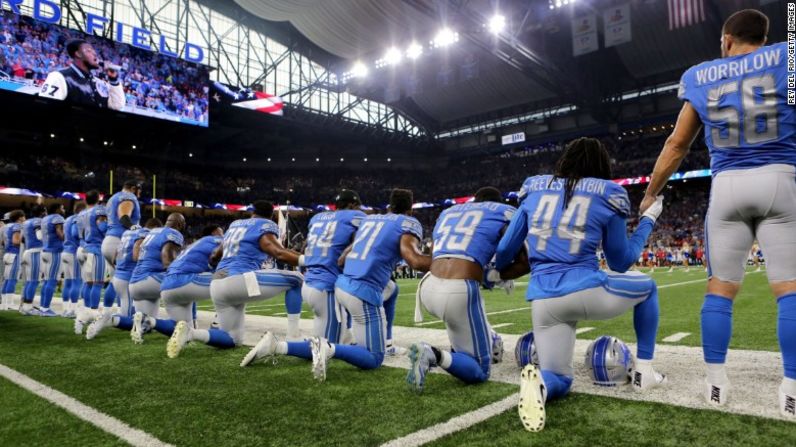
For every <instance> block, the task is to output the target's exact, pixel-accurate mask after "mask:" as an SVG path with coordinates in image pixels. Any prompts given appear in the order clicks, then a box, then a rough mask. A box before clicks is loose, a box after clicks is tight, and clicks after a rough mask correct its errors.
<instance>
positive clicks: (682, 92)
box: [677, 67, 694, 102]
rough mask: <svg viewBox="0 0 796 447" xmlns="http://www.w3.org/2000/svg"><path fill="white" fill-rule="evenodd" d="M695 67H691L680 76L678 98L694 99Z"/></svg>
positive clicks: (684, 99) (683, 99)
mask: <svg viewBox="0 0 796 447" xmlns="http://www.w3.org/2000/svg"><path fill="white" fill-rule="evenodd" d="M693 72H694V68H693V67H691V68H689V69H688V70H686V71H685V73H683V75H682V76H681V77H680V85H679V86H678V87H677V98H678V99H680V100H681V101H688V102H692V100H693V81H692V80H691V78H692V77H693V75H692V73H693Z"/></svg>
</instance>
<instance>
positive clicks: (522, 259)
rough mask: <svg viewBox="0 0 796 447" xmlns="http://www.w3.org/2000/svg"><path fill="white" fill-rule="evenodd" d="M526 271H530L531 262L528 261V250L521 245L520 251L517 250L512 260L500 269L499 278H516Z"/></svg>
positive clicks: (525, 273) (523, 274)
mask: <svg viewBox="0 0 796 447" xmlns="http://www.w3.org/2000/svg"><path fill="white" fill-rule="evenodd" d="M528 273H531V264H530V263H529V262H528V252H527V251H526V250H525V247H524V246H523V247H521V248H520V251H518V252H517V256H515V257H514V262H512V263H511V264H509V266H508V267H506V268H504V269H503V270H500V279H503V280H509V279H517V278H519V277H521V276H525V275H527V274H528Z"/></svg>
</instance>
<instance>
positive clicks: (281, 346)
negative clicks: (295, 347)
mask: <svg viewBox="0 0 796 447" xmlns="http://www.w3.org/2000/svg"><path fill="white" fill-rule="evenodd" d="M296 343H298V342H296ZM276 353H277V354H281V355H286V354H287V353H288V346H287V342H286V341H278V342H276Z"/></svg>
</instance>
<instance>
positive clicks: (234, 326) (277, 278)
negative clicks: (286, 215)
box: [169, 200, 304, 355]
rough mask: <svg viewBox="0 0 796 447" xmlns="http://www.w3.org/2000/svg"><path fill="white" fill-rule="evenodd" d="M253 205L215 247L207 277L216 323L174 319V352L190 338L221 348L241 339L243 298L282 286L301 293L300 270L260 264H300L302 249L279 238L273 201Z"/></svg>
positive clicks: (263, 297)
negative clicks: (202, 325)
mask: <svg viewBox="0 0 796 447" xmlns="http://www.w3.org/2000/svg"><path fill="white" fill-rule="evenodd" d="M252 206H253V207H254V212H253V213H252V216H251V218H249V219H240V220H236V221H234V222H232V224H230V226H229V228H228V229H227V231H226V233H224V242H223V243H222V245H221V246H220V247H219V248H218V249H217V250H220V251H221V253H222V257H221V261H220V262H219V263H218V267H216V272H215V273H214V274H213V280H212V282H211V283H210V297H211V298H212V299H213V304H214V305H215V308H216V313H217V314H218V317H217V318H218V323H219V329H215V328H211V329H210V330H203V329H193V328H192V327H191V326H190V325H188V324H181V325H178V326H177V329H176V330H175V331H174V334H173V335H172V340H173V341H171V340H170V345H173V347H171V348H169V349H170V350H173V351H174V352H176V353H177V354H178V353H179V351H180V350H181V349H182V347H184V346H185V345H186V344H187V343H188V342H191V341H197V342H201V343H205V344H207V345H210V346H213V347H216V348H222V349H225V348H234V347H235V346H238V345H240V344H242V343H243V334H244V329H245V326H244V324H245V317H246V304H247V303H250V302H252V301H262V300H267V299H270V298H273V297H275V296H276V295H279V294H280V293H282V292H286V293H291V294H296V295H297V296H299V297H300V296H301V284H302V282H303V276H302V275H301V273H299V272H294V271H290V270H278V269H261V266H262V265H263V263H265V262H267V261H269V260H271V259H272V258H273V259H274V260H276V261H278V262H281V263H284V264H288V265H292V266H300V265H303V264H304V255H302V254H301V253H298V252H296V251H293V250H290V249H287V248H285V247H283V246H282V244H281V243H280V242H279V226H278V225H277V224H276V223H275V222H274V221H273V220H271V219H272V218H273V215H274V206H273V204H271V202H268V201H265V200H258V201H256V202H254V203H253V204H252ZM175 355H176V354H175Z"/></svg>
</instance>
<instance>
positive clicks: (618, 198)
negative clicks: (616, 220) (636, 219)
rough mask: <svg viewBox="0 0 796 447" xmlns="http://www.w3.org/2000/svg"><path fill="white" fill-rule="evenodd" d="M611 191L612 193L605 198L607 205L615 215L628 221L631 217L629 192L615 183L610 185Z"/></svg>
mask: <svg viewBox="0 0 796 447" xmlns="http://www.w3.org/2000/svg"><path fill="white" fill-rule="evenodd" d="M609 189H610V192H609V194H608V196H607V197H606V198H605V202H606V205H608V208H609V209H610V210H611V211H613V212H614V213H615V214H618V215H619V216H620V217H622V218H623V219H627V217H628V216H630V199H629V198H628V197H627V191H626V190H625V188H623V187H621V186H619V185H617V184H615V183H610V184H609Z"/></svg>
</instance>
